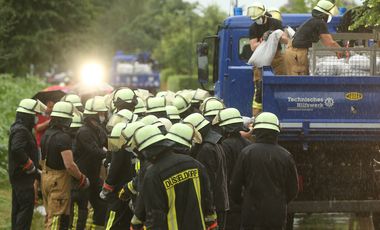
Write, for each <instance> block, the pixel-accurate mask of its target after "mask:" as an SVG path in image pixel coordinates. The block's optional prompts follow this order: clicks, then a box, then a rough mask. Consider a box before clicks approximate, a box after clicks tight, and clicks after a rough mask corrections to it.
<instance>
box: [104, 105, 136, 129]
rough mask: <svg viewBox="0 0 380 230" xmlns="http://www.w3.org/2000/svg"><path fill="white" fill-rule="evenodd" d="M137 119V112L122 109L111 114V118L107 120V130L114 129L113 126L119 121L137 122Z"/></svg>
mask: <svg viewBox="0 0 380 230" xmlns="http://www.w3.org/2000/svg"><path fill="white" fill-rule="evenodd" d="M137 119H138V116H137V115H136V114H134V113H132V112H131V111H129V110H128V109H122V110H120V111H118V112H117V113H115V114H113V115H112V116H111V118H110V119H109V121H108V122H107V125H106V129H107V132H109V133H110V132H111V131H112V129H113V127H114V126H115V125H116V124H117V123H120V122H125V123H129V122H135V121H137Z"/></svg>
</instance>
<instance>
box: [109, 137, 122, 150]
mask: <svg viewBox="0 0 380 230" xmlns="http://www.w3.org/2000/svg"><path fill="white" fill-rule="evenodd" d="M124 144H125V139H124V138H123V137H121V136H120V137H108V149H109V150H110V151H112V152H115V151H118V150H119V149H121V147H122V146H123V145H124Z"/></svg>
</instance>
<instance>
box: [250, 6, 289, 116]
mask: <svg viewBox="0 0 380 230" xmlns="http://www.w3.org/2000/svg"><path fill="white" fill-rule="evenodd" d="M247 14H248V16H249V17H251V19H252V20H254V23H252V25H251V26H250V28H249V38H250V44H251V50H252V51H253V52H255V50H256V48H257V47H258V46H259V45H260V44H261V43H262V42H263V40H266V38H267V37H268V36H269V34H270V33H271V32H272V31H275V30H278V29H280V30H282V29H283V27H282V22H281V21H280V20H277V19H275V18H272V17H271V16H270V14H269V13H267V10H266V8H265V6H264V5H263V4H262V3H260V2H255V3H254V4H253V5H252V6H250V7H248V9H247ZM280 42H281V43H283V44H287V43H288V38H287V36H286V33H284V34H283V36H282V37H281V39H280ZM272 67H273V69H274V71H275V72H276V75H283V74H285V70H284V59H283V55H282V54H281V44H280V43H279V44H278V47H277V52H276V55H275V56H274V58H273V61H272ZM253 81H254V85H255V92H254V97H253V104H252V108H253V110H252V113H253V116H255V115H257V114H258V113H259V112H260V111H261V110H262V68H257V67H254V69H253Z"/></svg>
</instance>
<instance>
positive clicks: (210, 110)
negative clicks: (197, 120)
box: [200, 97, 225, 134]
mask: <svg viewBox="0 0 380 230" xmlns="http://www.w3.org/2000/svg"><path fill="white" fill-rule="evenodd" d="M224 108H225V105H224V104H223V102H222V101H220V100H219V99H218V98H215V97H209V98H208V99H206V100H205V101H204V102H203V103H202V104H201V106H200V110H201V112H202V115H203V116H204V117H205V118H206V120H207V121H209V122H212V121H213V120H214V118H215V116H216V114H218V112H219V111H220V110H222V109H224ZM211 128H212V130H213V131H215V132H217V133H219V134H222V129H221V128H220V127H219V126H218V125H212V126H211Z"/></svg>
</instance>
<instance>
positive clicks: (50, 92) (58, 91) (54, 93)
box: [32, 85, 68, 104]
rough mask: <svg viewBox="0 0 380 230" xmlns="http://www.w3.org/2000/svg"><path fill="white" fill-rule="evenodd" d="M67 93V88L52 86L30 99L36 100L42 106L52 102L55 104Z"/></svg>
mask: <svg viewBox="0 0 380 230" xmlns="http://www.w3.org/2000/svg"><path fill="white" fill-rule="evenodd" d="M67 91H68V88H67V87H64V86H59V85H53V86H49V87H47V88H45V89H43V90H42V91H40V92H38V93H36V94H35V95H34V96H33V97H32V98H33V99H38V100H40V101H41V102H42V103H44V104H46V103H47V102H48V101H52V102H54V103H55V102H58V101H59V100H61V98H62V97H63V96H65V95H66V92H67Z"/></svg>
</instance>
